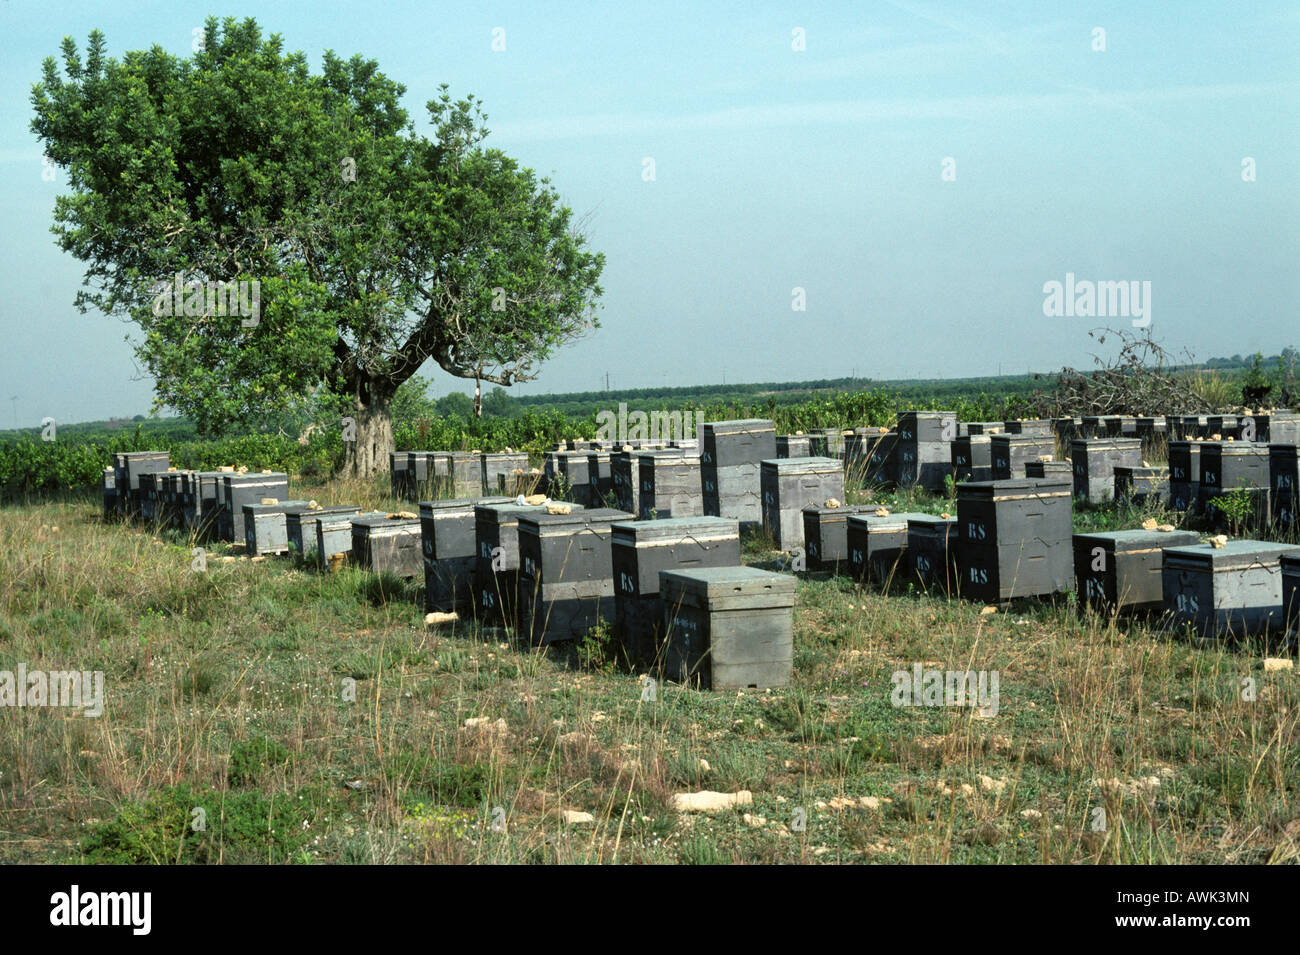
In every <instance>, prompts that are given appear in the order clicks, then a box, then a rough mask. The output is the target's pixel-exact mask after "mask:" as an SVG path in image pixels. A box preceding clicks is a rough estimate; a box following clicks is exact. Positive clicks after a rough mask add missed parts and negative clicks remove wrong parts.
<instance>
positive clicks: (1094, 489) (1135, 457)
mask: <svg viewBox="0 0 1300 955" xmlns="http://www.w3.org/2000/svg"><path fill="white" fill-rule="evenodd" d="M1070 461H1071V463H1072V464H1073V465H1074V495H1075V497H1078V498H1082V499H1083V500H1085V501H1088V502H1089V503H1092V504H1099V503H1101V502H1102V501H1108V500H1111V499H1112V498H1114V496H1115V465H1117V464H1126V465H1128V466H1129V467H1139V468H1140V467H1141V466H1142V442H1141V441H1139V440H1138V439H1137V438H1085V439H1076V440H1075V441H1072V442H1071V443H1070Z"/></svg>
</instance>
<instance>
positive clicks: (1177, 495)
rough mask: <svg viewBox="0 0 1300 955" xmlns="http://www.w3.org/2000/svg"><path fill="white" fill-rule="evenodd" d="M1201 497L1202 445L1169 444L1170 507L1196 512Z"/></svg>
mask: <svg viewBox="0 0 1300 955" xmlns="http://www.w3.org/2000/svg"><path fill="white" fill-rule="evenodd" d="M1200 495H1201V443H1200V442H1197V441H1182V440H1179V441H1170V442H1169V506H1170V507H1171V508H1172V509H1173V510H1175V511H1193V512H1194V511H1195V509H1196V505H1197V500H1198V499H1199V498H1200Z"/></svg>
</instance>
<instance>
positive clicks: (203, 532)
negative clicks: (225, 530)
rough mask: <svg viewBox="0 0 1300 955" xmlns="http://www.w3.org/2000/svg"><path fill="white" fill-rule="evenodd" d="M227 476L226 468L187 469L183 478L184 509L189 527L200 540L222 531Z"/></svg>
mask: <svg viewBox="0 0 1300 955" xmlns="http://www.w3.org/2000/svg"><path fill="white" fill-rule="evenodd" d="M223 477H225V472H224V471H186V472H185V473H184V475H183V476H182V478H181V511H182V513H183V516H184V522H185V526H186V527H187V528H189V530H190V532H191V533H192V534H194V536H195V538H196V539H197V540H200V541H206V540H209V539H210V538H212V537H215V536H217V534H218V524H219V522H220V519H221V503H220V501H221V492H222V490H223V489H224V488H223V485H222V482H221V479H222V478H223Z"/></svg>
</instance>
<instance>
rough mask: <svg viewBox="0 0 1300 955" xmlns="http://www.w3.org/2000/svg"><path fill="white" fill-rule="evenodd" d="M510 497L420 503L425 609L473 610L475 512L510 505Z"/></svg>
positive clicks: (445, 610) (442, 610) (475, 544)
mask: <svg viewBox="0 0 1300 955" xmlns="http://www.w3.org/2000/svg"><path fill="white" fill-rule="evenodd" d="M509 503H511V499H510V498H508V497H472V498H452V499H448V500H441V501H421V502H420V553H421V557H422V561H423V567H424V609H425V610H426V611H438V612H441V613H449V612H451V611H457V612H459V611H462V610H465V609H467V608H472V607H473V605H474V601H473V596H474V592H473V587H474V573H475V571H476V569H477V567H478V541H477V538H476V533H477V528H476V525H475V517H474V509H475V508H476V507H478V506H479V505H480V504H509Z"/></svg>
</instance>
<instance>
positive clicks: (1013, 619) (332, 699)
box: [0, 486, 1300, 864]
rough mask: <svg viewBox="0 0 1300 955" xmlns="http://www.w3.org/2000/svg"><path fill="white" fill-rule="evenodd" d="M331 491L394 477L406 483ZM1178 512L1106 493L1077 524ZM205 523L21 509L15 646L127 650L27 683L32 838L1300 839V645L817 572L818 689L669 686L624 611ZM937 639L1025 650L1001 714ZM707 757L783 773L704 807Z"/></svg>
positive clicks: (808, 856) (1046, 856) (223, 844)
mask: <svg viewBox="0 0 1300 955" xmlns="http://www.w3.org/2000/svg"><path fill="white" fill-rule="evenodd" d="M298 490H299V489H298V488H297V487H295V493H297V492H298ZM302 490H303V492H304V493H303V496H310V497H315V498H317V499H319V500H322V501H326V500H338V499H347V500H353V499H356V500H358V503H365V504H381V505H383V506H393V505H394V504H395V502H387V501H385V500H384V498H383V488H381V487H377V486H376V487H374V488H370V489H366V488H359V487H349V488H343V489H339V488H327V487H319V488H303V489H302ZM363 493H364V494H370V495H373V498H372V500H361V499H360V498H361V496H362V495H363ZM866 493H867V492H858V491H855V492H853V493H852V494H850V495H849V498H850V501H852V500H853V498H854V497H855V496H858V497H865V495H866ZM871 493H872V494H873V495H874V496H873V498H872V500H878V501H880V502H882V503H887V504H889V505H891V506H894V507H897V508H899V509H906V510H921V511H928V512H931V513H938V512H942V511H947V510H950V511H951V512H952V513H955V506H953V505H951V503H950V502H949V500H948V499H946V498H944V497H943V496H937V497H935V496H929V495H924V494H922V493H915V492H905V493H901V494H881V493H880V492H871ZM1145 514H1147V512H1146V511H1143V510H1134V509H1132V508H1125V507H1122V506H1115V505H1111V506H1107V507H1102V508H1095V509H1094V508H1079V509H1078V510H1077V513H1076V526H1078V527H1080V529H1083V528H1089V529H1096V528H1103V527H1117V526H1136V524H1137V523H1140V521H1141V519H1142V518H1143V516H1144V515H1145ZM1151 516H1156V517H1157V518H1163V517H1168V516H1169V515H1162V514H1156V513H1154V512H1153V513H1152V515H1151ZM56 528H57V529H56ZM188 545H189V542H188V541H186V540H184V539H183V538H181V537H180V536H179V535H176V534H174V533H172V532H164V533H163V534H161V535H156V534H153V533H149V532H146V531H145V530H143V529H141V528H137V527H129V526H121V525H106V524H104V523H102V522H101V520H100V519H99V517H98V514H97V502H96V501H95V500H94V499H93V498H91V497H88V496H80V497H78V496H70V497H67V498H54V499H50V500H46V501H44V502H40V503H27V504H20V505H16V506H13V507H8V508H4V509H0V548H2V549H3V552H4V554H5V562H4V566H3V568H2V569H0V669H9V670H11V669H13V668H14V667H16V665H17V664H18V663H19V662H25V663H26V664H27V665H28V667H29V668H34V667H37V666H40V667H43V668H47V669H62V668H70V669H87V670H102V671H103V672H104V674H105V712H104V715H103V716H102V717H99V718H97V719H96V718H87V717H84V716H82V715H80V714H78V713H75V712H69V711H63V710H55V709H39V710H38V709H27V708H22V709H17V708H8V707H6V708H0V861H2V862H7V863H15V862H75V861H94V862H143V863H153V862H167V863H176V862H197V863H217V862H271V863H281V862H301V863H306V862H323V863H339V864H351V863H365V862H385V863H389V862H392V863H396V862H418V863H422V862H435V863H465V862H507V863H522V862H543V863H574V862H595V863H611V862H626V863H685V864H718V863H735V862H747V863H782V862H785V863H795V862H808V863H815V862H935V863H948V862H952V863H1042V862H1049V863H1116V862H1118V863H1146V862H1162V863H1163V862H1175V863H1211V862H1232V863H1250V862H1263V861H1267V860H1269V859H1270V858H1273V859H1275V860H1279V859H1287V858H1291V859H1293V858H1295V855H1294V852H1295V848H1296V839H1297V835H1296V831H1297V826H1296V820H1297V818H1298V817H1300V805H1298V802H1297V800H1298V798H1300V758H1298V757H1297V747H1296V744H1297V720H1298V719H1300V677H1298V676H1297V673H1296V672H1295V671H1294V670H1292V671H1278V672H1267V673H1266V672H1264V669H1263V661H1262V659H1261V657H1262V655H1263V649H1262V647H1259V646H1205V647H1202V646H1197V645H1193V644H1190V643H1188V642H1185V641H1182V640H1179V639H1178V638H1177V637H1176V636H1174V635H1170V634H1165V633H1161V632H1159V631H1158V630H1155V629H1152V628H1151V627H1150V626H1148V625H1146V624H1143V623H1142V622H1138V621H1109V620H1102V619H1098V618H1095V617H1091V618H1080V617H1079V616H1078V615H1077V614H1076V613H1075V612H1074V604H1073V598H1072V597H1071V596H1069V595H1066V596H1062V597H1061V598H1059V599H1057V600H1055V601H1040V602H1024V603H1023V604H1017V605H1014V606H1012V607H1010V608H1004V609H1003V610H1002V611H1001V612H998V613H994V614H982V613H981V609H982V608H981V607H980V606H979V605H977V604H971V603H968V602H964V601H960V600H956V599H948V598H947V597H944V596H942V595H933V596H927V595H920V594H915V593H912V594H905V593H904V594H899V595H896V596H884V595H881V594H879V593H876V592H874V591H872V590H870V589H865V588H861V587H859V586H857V585H855V584H854V583H852V582H851V581H849V580H847V579H846V578H842V577H833V576H830V575H829V574H826V573H807V574H802V575H800V577H799V584H798V595H797V601H798V602H797V609H796V612H795V647H796V650H795V654H796V655H795V672H794V678H793V682H792V684H791V685H790V686H789V687H788V688H784V689H781V690H774V691H771V692H759V693H754V692H750V693H734V692H733V693H725V692H714V693H708V692H700V691H696V690H691V689H685V688H682V687H677V686H674V685H671V684H669V685H661V686H660V687H659V688H658V692H657V694H656V697H655V700H654V701H653V702H646V701H643V699H642V687H641V684H640V682H639V681H638V674H635V673H631V672H627V671H626V670H625V669H624V668H622V667H621V666H619V665H618V663H617V660H615V659H612V658H611V654H610V650H609V647H610V641H609V640H608V634H607V632H604V631H602V632H600V633H598V634H593V635H592V637H591V638H590V639H589V640H588V641H585V642H584V643H583V644H580V645H577V646H560V647H557V648H555V649H552V650H549V651H547V652H539V651H535V650H531V649H529V648H526V647H519V646H517V645H514V644H513V643H512V642H511V640H510V639H509V638H508V636H507V635H506V633H505V632H504V631H481V630H479V629H477V628H475V627H474V626H472V625H460V626H458V627H456V628H455V629H448V630H437V631H432V630H427V629H426V628H425V627H424V626H423V619H422V613H421V612H420V610H419V607H418V606H417V605H416V603H415V602H414V599H413V595H414V589H413V588H412V587H411V585H409V584H405V583H403V582H400V581H393V580H386V579H382V578H373V577H371V576H369V575H365V574H362V573H360V572H358V571H355V570H345V571H344V572H342V573H339V574H335V575H320V574H317V573H316V572H315V571H314V570H311V569H308V568H303V567H299V566H295V564H294V563H293V562H291V561H288V560H269V561H264V562H257V563H253V562H251V561H248V560H239V559H238V551H237V550H234V549H230V548H228V547H226V546H225V545H210V554H209V560H208V571H207V572H206V573H199V572H195V571H193V570H192V569H191V557H190V553H189V546H188ZM770 548H771V544H770V541H765V540H764V539H763V538H762V537H761V536H754V537H752V538H750V539H748V540H747V541H746V544H745V557H744V559H745V561H746V562H748V563H755V564H759V565H762V566H775V562H776V561H777V560H778V559H779V558H780V556H781V555H778V554H776V553H774V552H772V551H771V549H770ZM225 556H231V557H235V558H236V559H234V560H230V561H226V560H223V559H222V558H223V557H225ZM918 662H920V663H923V664H925V665H926V666H935V667H938V668H941V669H960V670H966V669H971V670H989V671H991V670H996V671H998V672H999V674H1000V697H1001V699H1000V708H999V712H998V714H997V715H996V716H995V717H992V718H980V717H979V716H978V715H977V714H976V713H974V712H973V710H972V709H970V708H943V707H936V708H927V707H902V708H896V707H894V706H893V705H892V704H891V702H890V690H891V674H892V673H893V672H894V671H896V670H900V669H908V668H910V667H911V666H912V664H913V663H918ZM1243 678H1250V679H1253V680H1254V681H1255V684H1256V687H1257V692H1256V694H1255V695H1254V699H1253V700H1249V701H1248V700H1246V699H1243V696H1242V693H1241V686H1242V680H1243ZM349 688H350V689H349ZM477 717H486V718H487V723H486V724H484V725H483V726H477V727H471V728H467V727H466V721H467V720H469V719H471V718H477ZM498 720H500V721H504V722H503V723H502V724H498V723H497V721H498ZM499 726H501V727H503V728H500V729H499V728H498V727H499ZM702 760H703V761H705V762H701V761H702ZM705 763H707V768H705ZM1153 780H1154V782H1153ZM700 789H711V790H717V791H723V792H734V791H737V790H741V789H745V790H749V791H750V792H751V793H752V796H753V803H752V805H749V806H745V807H742V808H738V809H736V810H728V811H724V812H720V813H718V814H716V815H711V816H709V815H680V814H678V813H677V812H675V811H674V810H673V809H672V807H671V798H672V795H673V794H674V793H678V792H687V791H696V790H700ZM196 809H202V810H203V814H202V815H203V816H204V818H205V819H206V828H205V829H202V830H195V829H194V828H193V826H192V821H193V819H194V811H195V810H196ZM1097 809H1103V810H1104V812H1105V816H1106V821H1107V825H1106V828H1105V829H1104V830H1103V831H1094V830H1093V829H1092V828H1090V826H1089V820H1090V819H1092V818H1094V811H1095V810H1097ZM564 810H578V811H585V812H589V813H591V814H592V816H593V817H594V819H595V821H594V823H592V824H585V825H569V824H566V823H565V822H563V821H562V818H561V813H562V812H563V811H564Z"/></svg>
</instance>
